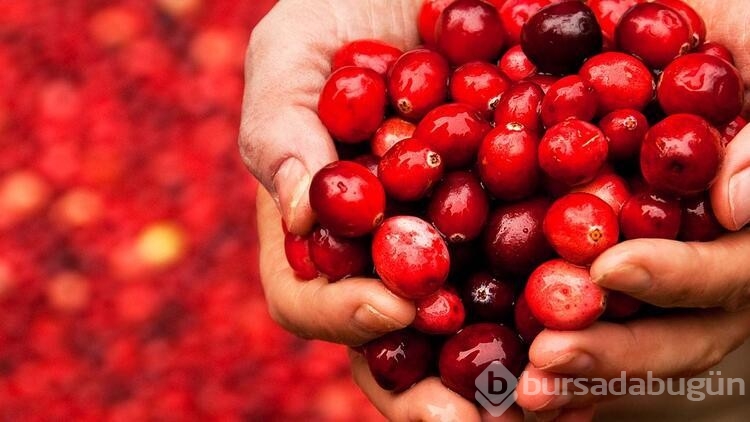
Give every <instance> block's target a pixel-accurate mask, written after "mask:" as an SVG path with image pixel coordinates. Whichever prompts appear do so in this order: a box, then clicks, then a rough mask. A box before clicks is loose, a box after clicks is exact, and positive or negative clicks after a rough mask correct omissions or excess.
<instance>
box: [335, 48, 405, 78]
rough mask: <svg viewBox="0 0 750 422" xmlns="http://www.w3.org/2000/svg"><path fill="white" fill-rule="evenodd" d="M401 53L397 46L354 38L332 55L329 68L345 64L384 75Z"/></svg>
mask: <svg viewBox="0 0 750 422" xmlns="http://www.w3.org/2000/svg"><path fill="white" fill-rule="evenodd" d="M402 54H403V51H401V50H399V49H398V48H396V47H394V46H392V45H390V44H387V43H384V42H382V41H378V40H356V41H352V42H349V43H347V44H344V46H342V47H341V48H339V49H338V51H336V54H334V55H333V59H332V63H331V70H334V71H335V70H337V69H340V68H342V67H345V66H357V67H366V68H368V69H372V70H374V71H376V72H378V73H379V74H381V75H383V76H385V75H386V73H387V72H388V69H390V68H391V66H392V65H393V63H395V62H396V59H398V58H399V57H400V56H401V55H402Z"/></svg>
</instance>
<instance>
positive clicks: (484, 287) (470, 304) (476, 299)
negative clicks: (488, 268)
mask: <svg viewBox="0 0 750 422" xmlns="http://www.w3.org/2000/svg"><path fill="white" fill-rule="evenodd" d="M461 290H462V292H461V295H462V297H463V298H464V306H465V307H466V311H467V313H468V314H469V315H470V316H471V317H472V318H473V319H474V320H477V321H487V322H505V321H507V320H508V319H509V318H510V316H511V314H512V313H513V302H514V301H515V296H516V294H515V288H514V286H513V283H511V282H509V281H507V280H501V279H497V278H494V277H492V276H491V275H490V274H489V273H486V272H479V273H476V274H474V275H473V276H471V277H469V279H468V280H466V281H465V282H464V283H463V285H462V286H461Z"/></svg>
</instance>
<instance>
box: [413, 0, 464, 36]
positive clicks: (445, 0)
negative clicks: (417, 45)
mask: <svg viewBox="0 0 750 422" xmlns="http://www.w3.org/2000/svg"><path fill="white" fill-rule="evenodd" d="M454 1H455V0H425V1H423V2H422V7H421V8H420V9H419V15H418V16H417V31H418V32H419V37H420V38H421V39H422V42H423V43H424V44H425V45H426V46H432V45H435V26H436V25H437V21H438V19H439V18H440V14H441V13H443V10H445V8H446V7H448V5H449V4H451V3H453V2H454Z"/></svg>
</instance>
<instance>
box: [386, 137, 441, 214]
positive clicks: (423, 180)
mask: <svg viewBox="0 0 750 422" xmlns="http://www.w3.org/2000/svg"><path fill="white" fill-rule="evenodd" d="M442 176H443V161H442V159H441V158H440V155H439V154H438V153H437V152H435V150H433V149H432V148H430V146H429V145H428V144H427V142H425V141H423V140H421V139H419V138H409V139H404V140H403V141H401V142H399V143H397V144H396V145H394V146H393V147H392V148H391V149H389V150H388V151H387V152H386V153H385V155H384V156H383V158H382V159H381V160H380V164H379V165H378V177H379V178H380V181H381V182H382V183H383V188H384V189H385V192H386V193H387V194H388V196H389V197H391V198H393V199H396V200H398V201H416V200H418V199H421V198H423V197H424V196H425V195H427V193H428V192H429V191H430V189H431V188H432V185H434V184H435V183H436V182H437V181H438V180H440V178H441V177H442Z"/></svg>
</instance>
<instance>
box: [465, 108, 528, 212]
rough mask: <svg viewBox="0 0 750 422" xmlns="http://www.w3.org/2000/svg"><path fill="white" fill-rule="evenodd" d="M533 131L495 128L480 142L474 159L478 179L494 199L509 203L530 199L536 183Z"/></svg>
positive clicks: (517, 127) (513, 126) (511, 126)
mask: <svg viewBox="0 0 750 422" xmlns="http://www.w3.org/2000/svg"><path fill="white" fill-rule="evenodd" d="M538 144H539V140H538V138H537V136H536V135H535V134H534V132H532V131H530V130H528V129H526V128H525V127H524V126H523V125H520V124H518V123H508V124H506V125H502V126H498V127H496V128H495V129H493V130H492V131H490V133H488V134H487V136H486V137H485V138H484V141H482V145H481V146H480V147H479V154H478V157H477V167H478V169H479V177H480V178H481V179H482V182H484V185H485V187H486V188H487V190H488V191H489V192H490V193H491V194H492V195H493V196H495V197H496V198H498V199H501V200H505V201H512V200H518V199H523V198H526V197H529V196H531V195H532V194H533V193H534V192H535V191H536V187H537V183H538V181H539V166H538V164H537V145H538Z"/></svg>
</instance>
